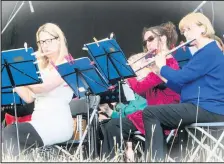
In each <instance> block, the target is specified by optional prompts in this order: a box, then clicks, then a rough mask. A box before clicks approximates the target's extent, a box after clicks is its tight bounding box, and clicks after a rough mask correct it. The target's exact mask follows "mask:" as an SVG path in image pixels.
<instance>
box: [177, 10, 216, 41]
mask: <svg viewBox="0 0 224 164" xmlns="http://www.w3.org/2000/svg"><path fill="white" fill-rule="evenodd" d="M192 23H194V24H196V25H198V26H204V27H205V33H203V36H205V37H208V38H214V35H215V30H214V28H213V26H212V24H211V22H210V20H209V19H208V18H207V17H206V16H205V15H204V14H202V13H189V14H188V15H186V16H185V17H184V18H182V19H181V21H180V23H179V29H180V31H181V32H183V28H184V27H185V26H186V25H188V24H192Z"/></svg>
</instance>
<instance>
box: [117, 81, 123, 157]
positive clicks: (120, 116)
mask: <svg viewBox="0 0 224 164" xmlns="http://www.w3.org/2000/svg"><path fill="white" fill-rule="evenodd" d="M121 84H122V82H121V81H118V85H119V103H120V104H121ZM121 110H122V109H121V107H120V109H119V120H120V153H121V154H122V153H123V129H122V111H121ZM122 157H123V155H122ZM122 159H123V158H122Z"/></svg>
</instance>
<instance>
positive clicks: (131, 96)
mask: <svg viewBox="0 0 224 164" xmlns="http://www.w3.org/2000/svg"><path fill="white" fill-rule="evenodd" d="M122 87H123V91H124V95H125V97H126V100H127V101H132V100H135V94H134V92H133V90H132V89H131V88H130V87H129V85H128V84H122Z"/></svg>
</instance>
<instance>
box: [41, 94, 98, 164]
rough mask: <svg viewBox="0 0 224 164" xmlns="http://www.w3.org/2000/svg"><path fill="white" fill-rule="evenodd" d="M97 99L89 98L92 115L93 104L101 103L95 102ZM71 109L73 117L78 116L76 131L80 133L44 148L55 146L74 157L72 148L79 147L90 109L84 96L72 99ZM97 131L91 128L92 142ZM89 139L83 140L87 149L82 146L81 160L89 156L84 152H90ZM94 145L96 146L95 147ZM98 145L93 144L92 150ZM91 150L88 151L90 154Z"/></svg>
mask: <svg viewBox="0 0 224 164" xmlns="http://www.w3.org/2000/svg"><path fill="white" fill-rule="evenodd" d="M95 99H96V96H89V100H90V104H89V105H90V106H89V109H90V115H91V109H92V107H93V106H98V105H99V104H95ZM69 105H70V109H71V113H72V116H73V118H77V119H76V120H77V121H76V125H77V126H76V127H77V129H76V130H75V129H74V131H77V132H78V133H79V135H77V134H76V133H74V134H73V136H72V138H71V139H70V140H68V141H66V142H63V143H58V144H55V145H52V146H47V147H44V148H43V150H44V151H45V150H50V148H53V149H55V148H56V149H57V150H58V151H59V152H62V153H63V154H65V155H66V156H67V157H69V158H72V156H73V153H72V154H71V153H70V152H71V150H72V148H74V147H77V146H78V144H79V143H80V140H81V137H82V135H83V134H82V132H83V131H84V130H85V128H86V125H84V124H83V120H85V116H87V111H88V110H89V109H88V106H87V103H86V99H84V98H82V99H79V100H75V99H73V100H71V102H70V104H69ZM74 124H75V121H74ZM86 124H88V121H87V119H86ZM93 132H94V133H96V130H95V129H93V130H91V135H90V136H91V143H93V140H94V138H92V136H93V135H92V133H93ZM88 144H89V143H88V141H87V139H85V140H84V142H83V146H84V149H85V151H83V149H82V147H81V149H80V160H81V161H82V160H83V155H85V156H87V153H84V152H88V151H87V150H88V147H87V145H88ZM93 146H94V147H93ZM95 148H96V146H95V145H91V150H93V149H95ZM94 151H97V150H94ZM89 153H90V152H88V154H89Z"/></svg>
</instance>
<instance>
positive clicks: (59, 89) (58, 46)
mask: <svg viewBox="0 0 224 164" xmlns="http://www.w3.org/2000/svg"><path fill="white" fill-rule="evenodd" d="M36 40H37V46H38V51H37V53H38V54H37V56H36V57H37V59H38V67H39V69H40V74H41V77H42V80H43V83H42V84H35V85H28V86H23V87H16V88H15V91H16V92H17V93H18V95H19V96H20V97H21V98H22V99H23V100H24V101H25V102H27V103H32V102H34V104H35V107H34V112H33V113H32V118H31V121H29V122H25V123H18V129H19V145H20V150H21V151H22V150H24V149H27V148H31V147H34V148H36V147H41V146H46V145H53V144H56V143H62V142H65V141H68V140H69V139H71V137H72V135H73V118H72V115H71V111H70V107H69V102H70V101H71V99H72V96H73V91H72V89H71V88H70V87H68V86H67V85H66V83H65V81H64V80H63V79H62V78H61V76H60V75H59V73H58V72H57V70H56V69H55V68H54V66H55V65H60V64H62V63H65V62H66V60H65V56H67V55H68V48H67V43H66V38H65V36H64V33H63V32H62V31H61V29H60V28H59V27H58V26H57V25H55V24H52V23H46V24H44V25H43V26H41V27H39V29H38V31H37V33H36ZM2 142H3V154H4V155H6V156H7V155H8V154H7V153H10V154H12V155H13V156H17V155H19V153H21V152H19V146H18V145H17V133H16V126H15V125H9V126H8V127H6V128H5V129H3V132H2ZM11 146H13V147H14V148H13V149H11V148H12V147H11Z"/></svg>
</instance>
